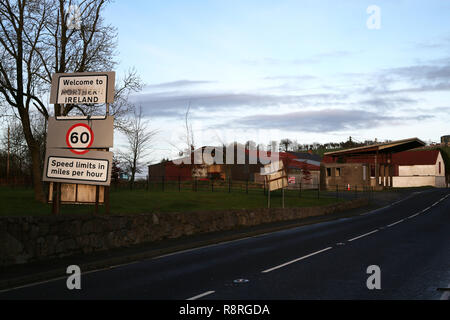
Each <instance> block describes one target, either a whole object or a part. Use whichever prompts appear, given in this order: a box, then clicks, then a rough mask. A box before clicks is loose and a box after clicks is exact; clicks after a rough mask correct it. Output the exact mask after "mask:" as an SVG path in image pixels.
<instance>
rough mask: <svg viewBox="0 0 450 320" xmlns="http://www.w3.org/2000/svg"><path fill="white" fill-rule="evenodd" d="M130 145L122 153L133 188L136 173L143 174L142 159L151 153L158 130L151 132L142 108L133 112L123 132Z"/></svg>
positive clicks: (122, 160) (121, 156) (122, 159)
mask: <svg viewBox="0 0 450 320" xmlns="http://www.w3.org/2000/svg"><path fill="white" fill-rule="evenodd" d="M123 132H124V134H125V136H126V138H127V141H128V145H127V147H126V150H125V152H122V151H121V152H119V153H120V159H121V162H122V163H123V164H124V165H125V166H126V169H127V170H128V171H129V172H130V173H131V178H130V186H131V188H133V186H134V181H135V177H136V173H141V172H142V169H141V164H142V163H141V159H143V158H145V157H147V156H148V155H149V153H150V148H151V143H152V142H153V141H152V140H153V138H154V136H155V135H156V134H157V130H150V121H149V120H146V119H145V118H144V116H143V113H142V107H139V109H138V110H135V111H134V112H133V116H132V118H131V119H130V120H129V121H128V126H127V128H126V130H123Z"/></svg>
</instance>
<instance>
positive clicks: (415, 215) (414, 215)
mask: <svg viewBox="0 0 450 320" xmlns="http://www.w3.org/2000/svg"><path fill="white" fill-rule="evenodd" d="M421 213H422V211H420V212H417V213H416V214H413V215H412V216H409V217H408V219H412V218H414V217H417V216H418V215H419V214H421Z"/></svg>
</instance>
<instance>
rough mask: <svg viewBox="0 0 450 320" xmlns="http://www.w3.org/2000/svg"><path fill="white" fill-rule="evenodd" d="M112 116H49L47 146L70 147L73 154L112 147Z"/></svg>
mask: <svg viewBox="0 0 450 320" xmlns="http://www.w3.org/2000/svg"><path fill="white" fill-rule="evenodd" d="M113 121H114V118H113V117H112V116H108V117H106V118H105V117H95V116H93V117H89V118H88V117H58V118H57V119H55V118H54V117H50V118H49V119H48V133H47V148H50V149H51V148H58V149H70V150H71V151H72V152H71V153H73V154H76V155H81V154H86V153H88V152H89V150H92V149H106V148H112V147H113V145H114V141H113V140H114V122H113Z"/></svg>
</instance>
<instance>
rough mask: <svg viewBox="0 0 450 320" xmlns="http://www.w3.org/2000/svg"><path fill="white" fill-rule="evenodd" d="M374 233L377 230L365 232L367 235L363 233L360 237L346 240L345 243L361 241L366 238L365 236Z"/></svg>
mask: <svg viewBox="0 0 450 320" xmlns="http://www.w3.org/2000/svg"><path fill="white" fill-rule="evenodd" d="M375 232H378V229H376V230H373V231H370V232H367V233H364V234H362V235H360V236H357V237H355V238H352V239H349V240H347V241H349V242H352V241H355V240H358V239H361V238H362V237H366V236H368V235H370V234H372V233H375Z"/></svg>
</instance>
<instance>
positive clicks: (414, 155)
mask: <svg viewBox="0 0 450 320" xmlns="http://www.w3.org/2000/svg"><path fill="white" fill-rule="evenodd" d="M439 152H440V151H439V150H417V151H404V152H399V153H394V154H393V155H392V162H393V163H394V164H397V165H400V166H402V165H403V166H413V165H434V164H436V161H437V158H438V156H439Z"/></svg>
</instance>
